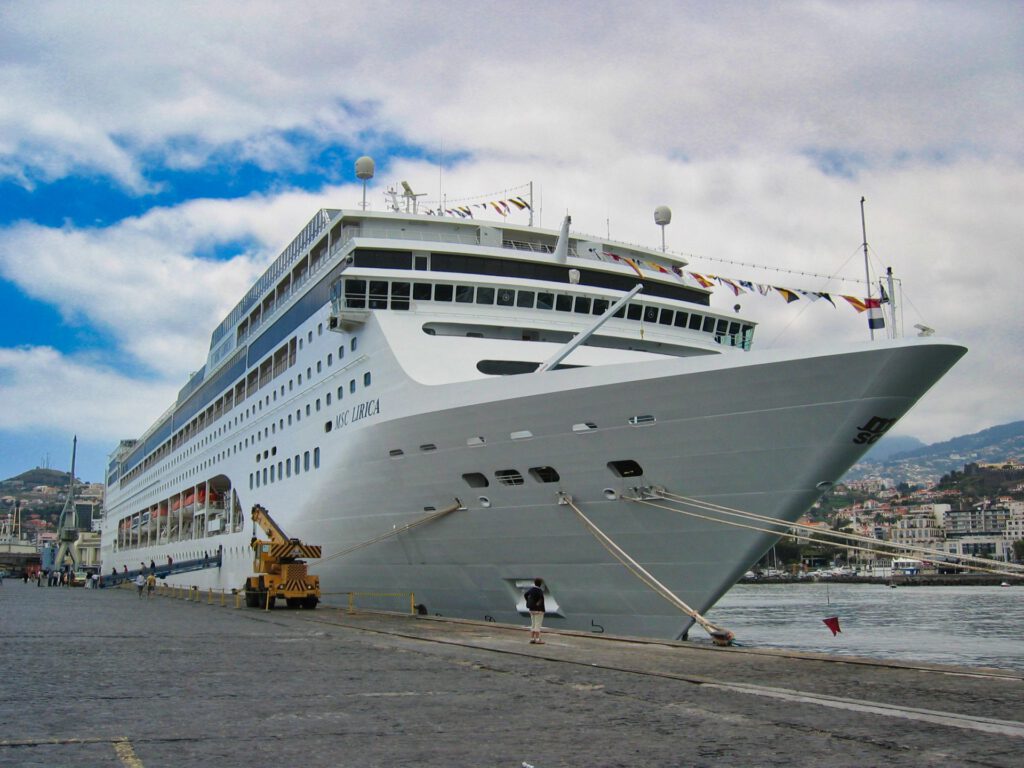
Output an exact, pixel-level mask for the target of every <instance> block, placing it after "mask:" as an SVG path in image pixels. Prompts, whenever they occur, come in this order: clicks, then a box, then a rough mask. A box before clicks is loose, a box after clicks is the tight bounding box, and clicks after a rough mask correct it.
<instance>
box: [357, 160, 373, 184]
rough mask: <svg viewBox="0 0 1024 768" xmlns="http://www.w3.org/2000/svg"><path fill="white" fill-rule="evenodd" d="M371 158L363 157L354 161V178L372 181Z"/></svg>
mask: <svg viewBox="0 0 1024 768" xmlns="http://www.w3.org/2000/svg"><path fill="white" fill-rule="evenodd" d="M373 168H374V166H373V158H372V157H367V156H366V155H363V156H362V157H360V158H359V159H358V160H356V178H357V179H363V180H365V179H372V178H373Z"/></svg>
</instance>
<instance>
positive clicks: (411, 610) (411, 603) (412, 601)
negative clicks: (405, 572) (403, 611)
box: [409, 592, 416, 616]
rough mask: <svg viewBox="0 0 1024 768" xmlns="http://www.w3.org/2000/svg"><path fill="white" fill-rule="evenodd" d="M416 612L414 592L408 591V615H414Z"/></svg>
mask: <svg viewBox="0 0 1024 768" xmlns="http://www.w3.org/2000/svg"><path fill="white" fill-rule="evenodd" d="M415 614H416V593H415V592H410V593H409V615H410V616H414V615H415Z"/></svg>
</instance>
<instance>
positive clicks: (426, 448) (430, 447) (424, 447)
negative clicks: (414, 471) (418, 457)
mask: <svg viewBox="0 0 1024 768" xmlns="http://www.w3.org/2000/svg"><path fill="white" fill-rule="evenodd" d="M420 450H421V451H436V450H437V446H436V445H434V444H433V443H424V444H423V445H421V446H420Z"/></svg>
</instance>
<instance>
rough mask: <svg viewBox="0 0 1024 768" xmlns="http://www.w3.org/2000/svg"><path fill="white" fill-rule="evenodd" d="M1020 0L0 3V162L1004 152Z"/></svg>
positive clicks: (19, 170)
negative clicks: (296, 143) (370, 140)
mask: <svg viewBox="0 0 1024 768" xmlns="http://www.w3.org/2000/svg"><path fill="white" fill-rule="evenodd" d="M1022 21H1024V11H1022V9H1021V7H1020V6H1019V5H1016V4H1005V3H1002V4H1001V3H976V4H970V5H964V4H959V5H956V4H943V5H938V4H934V3H901V4H899V5H893V4H891V3H874V4H872V3H858V4H855V5H851V4H848V3H804V4H786V5H783V6H769V5H765V4H763V3H732V4H716V5H714V6H708V5H706V4H679V3H661V4H659V3H644V4H640V5H636V4H633V5H622V4H616V3H586V4H583V3H564V4H557V5H555V6H550V7H543V6H531V7H529V8H526V9H520V8H507V7H505V8H497V9H495V8H491V9H488V8H481V7H480V6H479V4H478V3H461V4H460V3H449V4H446V6H445V8H444V10H443V12H439V11H438V9H437V8H434V7H432V6H429V5H419V6H410V5H409V4H404V3H402V4H398V3H374V4H373V5H372V6H359V5H352V4H346V5H345V6H342V7H339V6H336V5H334V4H330V5H328V4H323V5H317V4H309V5H306V6H304V8H303V13H301V14H297V13H295V12H294V11H293V9H292V8H290V7H288V6H284V5H281V4H278V3H249V4H246V5H245V6H229V5H224V4H214V5H210V4H178V5H176V6H173V7H171V6H166V5H162V4H145V3H131V4H124V5H117V4H105V5H104V6H103V8H102V9H97V8H96V7H95V6H91V5H82V4H79V3H49V4H43V5H42V9H40V4H38V3H20V4H19V3H13V4H8V6H7V7H6V9H5V12H4V22H5V23H4V32H3V33H2V34H3V38H2V39H0V42H2V43H3V45H4V49H5V52H6V63H5V64H4V66H3V67H2V68H0V94H2V95H3V99H0V104H3V105H4V106H0V129H2V130H0V136H3V137H4V139H3V140H2V143H0V157H2V158H3V160H2V164H0V172H4V173H7V174H11V175H15V176H18V175H21V176H29V177H30V176H32V175H38V176H40V177H42V178H55V177H59V176H60V175H62V174H64V173H69V172H72V171H74V170H76V169H79V170H80V169H82V168H84V167H88V168H92V169H94V170H95V171H97V172H100V173H104V174H109V175H110V176H112V177H113V178H115V179H117V180H119V181H120V182H122V183H123V184H125V185H126V186H128V187H130V188H135V189H144V188H145V181H144V178H143V171H144V169H142V168H141V163H140V159H139V157H140V153H143V152H145V153H146V154H147V157H149V158H155V157H162V158H164V160H165V161H169V162H172V163H177V164H180V165H183V166H186V167H193V166H195V165H196V164H197V163H201V162H202V159H203V157H204V156H205V155H206V153H208V152H210V151H212V150H215V149H218V148H219V149H225V148H226V149H230V150H231V151H234V152H236V153H238V155H239V156H240V157H243V158H250V159H253V160H255V161H256V162H258V163H261V164H263V165H265V166H267V167H281V163H286V166H285V167H288V166H287V164H288V163H294V162H296V161H297V160H296V159H295V158H292V157H290V154H291V152H293V151H294V148H292V147H284V146H283V145H282V144H281V138H280V135H281V133H282V132H291V131H300V132H304V133H307V134H309V135H311V136H312V137H314V138H317V139H320V140H323V141H333V142H341V143H355V142H358V141H359V140H360V137H365V136H367V135H371V136H372V135H373V134H374V133H377V134H387V133H390V134H392V135H394V136H397V137H398V138H399V139H401V140H403V141H408V142H412V143H418V144H424V145H426V146H430V147H437V146H439V144H440V143H441V142H444V143H445V144H446V145H448V146H453V147H457V148H459V149H461V150H469V151H471V152H473V153H476V154H482V155H487V156H491V157H501V156H508V157H516V158H520V159H522V158H529V157H531V156H544V157H557V158H560V159H562V160H563V161H566V162H570V163H585V162H590V161H593V160H594V159H596V158H600V157H603V156H607V155H615V154H618V153H625V154H632V153H636V152H640V153H645V152H656V153H666V152H667V153H674V154H678V155H683V156H687V157H691V158H707V157H714V156H716V155H719V154H721V153H733V152H736V151H741V152H744V153H747V154H750V153H761V152H767V153H776V152H780V151H781V152H783V153H786V152H790V151H792V150H793V149H794V148H797V149H818V150H822V151H830V152H831V151H836V152H840V153H853V154H854V155H863V156H864V157H866V158H867V159H868V160H874V161H876V162H880V161H883V160H887V159H889V158H892V157H895V156H906V155H911V156H913V155H914V154H915V153H923V154H926V155H928V156H930V155H932V154H935V153H938V154H943V155H950V154H953V155H956V154H961V153H965V152H966V153H981V154H985V153H989V152H996V153H998V152H1006V153H1012V154H1014V155H1015V156H1016V157H1017V158H1018V159H1019V157H1020V146H1019V140H1018V137H1017V131H1016V127H1015V126H1016V125H1017V124H1019V121H1018V119H1017V118H1018V117H1019V115H1020V111H1021V106H1022V99H1024V96H1022V89H1021V88H1020V79H1021V73H1020V66H1019V65H1020V59H1019V51H1020V50H1021V49H1022V47H1024V45H1022V43H1024V40H1022V38H1024V32H1022V30H1024V24H1022V23H1021V22H1022Z"/></svg>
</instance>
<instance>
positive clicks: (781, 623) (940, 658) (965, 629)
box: [691, 582, 1024, 671]
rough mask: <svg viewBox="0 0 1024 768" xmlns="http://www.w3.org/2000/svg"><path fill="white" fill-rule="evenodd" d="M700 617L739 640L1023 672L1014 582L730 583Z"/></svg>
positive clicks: (1020, 609) (1023, 602)
mask: <svg viewBox="0 0 1024 768" xmlns="http://www.w3.org/2000/svg"><path fill="white" fill-rule="evenodd" d="M832 616H836V617H838V618H839V626H840V630H841V631H840V633H839V634H837V635H835V636H833V635H832V632H831V631H830V630H829V629H828V627H827V626H826V625H825V624H824V623H823V619H825V618H828V617H832ZM708 618H709V619H710V620H711V621H713V622H715V623H716V624H719V625H720V626H724V627H727V628H728V629H730V630H732V631H733V632H735V633H736V639H737V641H738V643H739V644H741V645H744V646H756V647H765V648H781V649H787V650H799V651H811V652H816V653H828V654H836V655H846V656H868V657H872V658H879V659H897V660H901V661H909V662H923V663H929V664H958V665H964V666H974V667H998V668H1001V669H1011V670H1016V671H1024V587H1020V586H1012V587H998V586H993V587H976V586H971V587H916V586H915V587H896V588H895V589H893V588H890V587H888V586H886V585H880V584H830V583H828V582H816V583H798V584H738V585H736V586H735V587H734V588H733V589H732V590H730V591H729V592H728V593H727V594H726V595H725V597H723V598H722V599H721V600H720V601H719V602H718V604H717V605H715V606H714V608H712V609H711V610H710V611H709V612H708ZM694 634H695V633H693V632H691V637H693V636H694Z"/></svg>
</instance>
